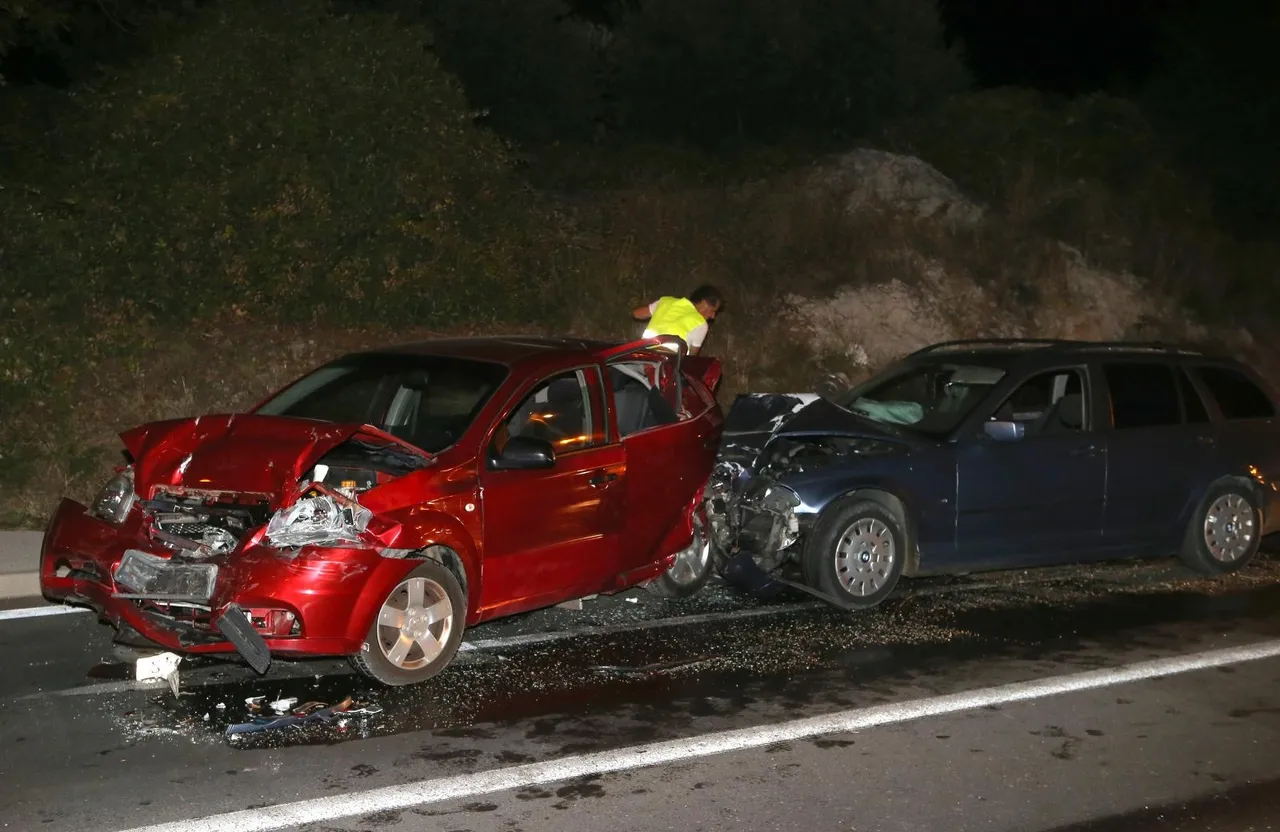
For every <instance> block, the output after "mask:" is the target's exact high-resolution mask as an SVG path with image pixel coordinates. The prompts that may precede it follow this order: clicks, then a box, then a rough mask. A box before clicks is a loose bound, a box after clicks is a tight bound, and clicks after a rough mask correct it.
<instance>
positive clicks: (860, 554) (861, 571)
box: [835, 517, 898, 595]
mask: <svg viewBox="0 0 1280 832" xmlns="http://www.w3.org/2000/svg"><path fill="white" fill-rule="evenodd" d="M897 553H898V552H897V545H896V543H895V542H894V539H893V532H891V531H890V530H889V527H888V526H886V525H885V524H884V523H882V522H880V521H879V520H877V519H875V518H874V517H864V518H862V519H861V520H859V521H857V522H856V523H854V524H853V525H852V526H850V527H849V528H848V529H846V530H845V533H844V534H843V535H841V536H840V542H838V543H837V544H836V558H835V560H836V578H837V580H839V581H840V586H841V587H843V588H844V590H845V591H846V592H848V593H849V594H851V595H872V594H874V593H875V592H876V591H877V590H878V589H880V588H881V587H882V586H884V585H885V582H886V581H887V580H889V573H890V571H891V570H892V569H893V559H894V558H895V557H896V556H897Z"/></svg>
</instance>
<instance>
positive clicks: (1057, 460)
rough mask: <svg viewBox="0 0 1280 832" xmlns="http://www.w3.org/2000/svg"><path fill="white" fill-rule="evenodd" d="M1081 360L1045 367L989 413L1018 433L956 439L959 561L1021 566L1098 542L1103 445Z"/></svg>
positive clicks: (1072, 554)
mask: <svg viewBox="0 0 1280 832" xmlns="http://www.w3.org/2000/svg"><path fill="white" fill-rule="evenodd" d="M1087 382H1088V374H1087V371H1086V369H1085V368H1084V367H1065V368H1061V369H1054V370H1048V371H1045V372H1039V373H1036V374H1034V375H1032V376H1031V377H1029V378H1027V379H1026V380H1025V381H1024V382H1023V383H1022V384H1020V385H1019V386H1018V387H1017V388H1016V389H1015V390H1014V391H1013V393H1011V394H1010V395H1009V396H1008V397H1007V398H1006V399H1005V400H1004V401H1003V402H1001V403H1000V404H999V405H998V406H997V407H995V409H994V410H993V411H992V412H991V413H990V414H988V417H989V418H988V422H1003V423H1006V426H1007V423H1010V422H1012V423H1014V424H1016V425H1018V426H1019V429H1018V430H1019V432H1020V433H1021V436H1020V438H1007V437H1006V438H1003V439H998V438H993V437H991V436H988V435H986V433H985V432H984V433H982V434H980V435H978V436H974V437H970V438H968V439H965V440H962V441H961V443H960V446H959V447H958V448H957V455H956V456H957V480H958V482H957V485H958V488H957V494H956V554H957V562H958V563H959V564H960V565H964V566H968V567H972V568H979V567H993V566H1018V565H1032V564H1039V563H1047V562H1052V561H1058V560H1075V559H1084V558H1086V557H1089V556H1090V554H1091V553H1093V552H1095V551H1096V550H1097V549H1098V547H1099V545H1100V542H1101V533H1102V517H1103V506H1104V499H1105V493H1106V479H1107V456H1106V446H1105V443H1104V442H1103V441H1102V439H1101V436H1100V435H1099V433H1098V432H1097V431H1096V430H1095V429H1094V425H1093V424H1092V421H1093V420H1092V418H1091V407H1090V400H1089V393H1090V390H1089V385H1088V383H1087Z"/></svg>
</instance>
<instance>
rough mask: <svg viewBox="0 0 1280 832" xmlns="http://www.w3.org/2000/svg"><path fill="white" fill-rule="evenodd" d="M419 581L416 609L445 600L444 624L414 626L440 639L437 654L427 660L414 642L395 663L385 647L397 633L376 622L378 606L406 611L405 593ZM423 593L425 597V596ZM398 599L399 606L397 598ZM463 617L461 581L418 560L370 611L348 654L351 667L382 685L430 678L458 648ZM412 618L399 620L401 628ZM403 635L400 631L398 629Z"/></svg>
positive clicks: (394, 642) (393, 643)
mask: <svg viewBox="0 0 1280 832" xmlns="http://www.w3.org/2000/svg"><path fill="white" fill-rule="evenodd" d="M417 582H421V583H419V584H418V585H419V586H420V587H421V588H422V593H423V603H422V604H421V605H420V606H419V607H418V609H419V610H421V611H424V612H425V611H426V610H428V609H430V608H431V606H432V605H433V604H436V603H438V602H440V601H442V600H445V599H447V600H448V602H449V614H448V615H449V618H448V623H447V625H445V626H437V625H443V624H444V621H445V619H443V618H442V619H439V620H436V621H434V622H425V621H424V622H421V623H419V624H418V625H417V626H418V627H419V628H421V629H419V630H418V632H419V633H420V634H421V635H420V637H424V636H425V633H427V632H429V633H430V634H431V636H432V637H433V638H434V639H435V640H436V641H437V642H439V643H440V651H439V653H438V654H436V655H434V656H432V657H431V658H428V655H427V651H426V649H425V648H424V647H423V646H422V644H420V643H419V642H417V641H411V642H410V646H409V648H408V653H407V654H406V655H405V656H404V657H403V662H402V663H400V664H397V663H396V661H394V660H393V659H392V658H391V650H392V648H394V647H396V646H397V644H398V643H399V641H400V638H403V636H398V637H393V636H395V634H396V630H395V628H394V625H383V624H380V623H379V618H380V616H381V613H382V611H383V610H384V609H386V608H387V607H388V606H391V607H394V608H397V609H402V610H403V609H407V607H408V606H409V603H408V602H409V592H410V591H411V589H410V585H411V583H417ZM428 593H429V594H430V597H428ZM402 600H403V601H404V606H401V604H400V602H401V601H402ZM466 616H467V599H466V596H465V595H464V594H463V592H462V585H461V584H460V583H459V582H458V579H457V577H456V576H455V575H454V574H453V572H452V571H451V570H449V568H448V567H445V566H443V565H441V564H439V563H436V562H435V561H431V560H424V561H422V562H421V563H419V564H418V565H417V567H415V568H414V570H413V571H412V572H410V573H409V574H408V575H405V577H404V578H403V579H402V580H401V581H400V582H399V583H398V584H396V586H395V587H393V588H392V590H391V592H390V593H389V594H388V595H387V597H386V598H385V599H384V600H383V604H382V606H380V607H379V608H378V611H377V612H375V613H374V618H373V621H372V622H371V623H370V624H369V631H368V633H366V634H365V637H364V644H363V645H362V646H361V648H360V652H359V653H357V654H355V655H354V656H351V657H349V658H350V660H351V664H352V666H353V667H355V669H356V670H358V671H360V672H361V673H363V674H364V675H365V676H368V677H369V678H370V679H373V680H375V681H378V682H381V683H382V684H384V685H392V686H396V685H415V684H418V683H419V682H425V681H426V680H427V679H430V678H431V677H432V676H435V675H436V674H437V673H439V672H440V671H441V670H444V669H445V667H447V666H448V664H449V662H451V661H453V657H454V655H455V654H456V653H457V652H458V647H459V645H461V644H462V631H463V628H464V626H465V623H466ZM414 623H415V622H413V620H412V619H410V620H408V621H406V622H405V626H412V625H413V624H414ZM401 633H403V629H401Z"/></svg>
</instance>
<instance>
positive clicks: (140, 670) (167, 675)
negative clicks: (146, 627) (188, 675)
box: [134, 653, 182, 696]
mask: <svg viewBox="0 0 1280 832" xmlns="http://www.w3.org/2000/svg"><path fill="white" fill-rule="evenodd" d="M181 662H182V657H181V656H179V655H178V654H177V653H157V654H156V655H154V656H142V657H141V658H139V659H138V661H137V663H136V664H135V665H134V667H135V672H136V674H137V678H138V681H139V682H168V683H169V690H171V691H173V695H174V696H177V695H178V665H179V664H180V663H181Z"/></svg>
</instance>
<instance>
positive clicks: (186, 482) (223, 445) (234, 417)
mask: <svg viewBox="0 0 1280 832" xmlns="http://www.w3.org/2000/svg"><path fill="white" fill-rule="evenodd" d="M357 434H359V435H361V436H362V437H363V438H365V439H369V440H372V441H382V442H386V443H388V444H393V445H397V446H399V447H402V448H404V449H406V450H408V451H410V452H412V453H416V454H419V455H421V456H424V457H426V456H427V455H426V454H425V453H423V452H422V451H420V450H418V449H417V448H414V447H413V446H411V445H407V444H405V443H404V442H402V441H400V440H399V439H397V438H396V437H394V436H392V435H391V434H389V433H386V432H384V431H381V430H378V429H377V428H374V427H370V426H369V425H343V424H330V423H324V422H314V421H311V420H309V419H294V418H291V417H287V416H259V415H255V414H216V415H211V416H198V417H196V418H193V419H171V420H167V421H163V422H151V423H149V424H145V425H141V426H139V427H136V428H133V429H131V430H127V431H125V432H124V433H122V434H120V439H121V440H123V442H124V446H125V448H126V449H127V450H128V451H129V454H130V455H131V456H132V457H133V460H134V474H133V477H134V487H135V489H136V491H137V492H138V494H139V495H140V496H143V497H146V496H149V495H150V492H151V489H152V488H153V487H155V486H157V485H173V486H183V487H184V488H191V489H208V490H213V491H236V492H242V493H258V494H266V495H270V496H271V497H272V502H273V503H279V501H280V500H281V499H282V498H283V497H284V496H285V494H286V493H287V492H289V491H290V490H291V489H292V487H293V485H294V483H296V482H297V481H298V479H299V477H301V476H302V475H303V474H304V473H305V472H306V471H308V470H309V469H310V468H311V466H313V465H314V464H315V463H316V462H317V461H318V460H319V459H320V458H321V457H323V456H324V455H325V454H327V453H328V452H329V451H331V450H333V449H334V448H336V447H337V446H338V445H341V444H342V443H343V442H345V441H347V440H348V439H350V438H351V437H353V436H356V435H357Z"/></svg>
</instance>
